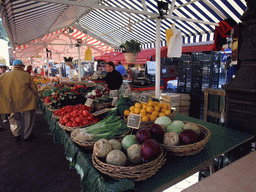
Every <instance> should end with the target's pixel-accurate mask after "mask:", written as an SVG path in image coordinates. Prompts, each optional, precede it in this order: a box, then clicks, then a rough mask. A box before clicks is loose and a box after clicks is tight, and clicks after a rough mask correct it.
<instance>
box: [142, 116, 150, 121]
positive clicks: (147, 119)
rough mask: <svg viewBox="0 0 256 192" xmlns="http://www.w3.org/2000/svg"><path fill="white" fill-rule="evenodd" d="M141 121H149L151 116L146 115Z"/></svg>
mask: <svg viewBox="0 0 256 192" xmlns="http://www.w3.org/2000/svg"><path fill="white" fill-rule="evenodd" d="M141 121H149V116H147V115H145V116H143V117H141Z"/></svg>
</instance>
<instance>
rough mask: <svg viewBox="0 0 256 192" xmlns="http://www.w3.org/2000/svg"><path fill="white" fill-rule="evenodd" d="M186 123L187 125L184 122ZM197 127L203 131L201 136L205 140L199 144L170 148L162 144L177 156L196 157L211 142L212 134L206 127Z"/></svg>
mask: <svg viewBox="0 0 256 192" xmlns="http://www.w3.org/2000/svg"><path fill="white" fill-rule="evenodd" d="M184 123H186V122H185V121H184ZM197 126H198V127H199V128H200V130H201V134H202V137H203V139H202V140H201V141H199V142H196V143H193V144H188V145H177V146H169V145H164V144H161V145H162V147H163V148H164V149H165V150H166V151H168V152H171V154H173V155H176V156H189V155H195V154H197V153H199V152H200V151H201V150H202V149H203V148H204V147H205V145H206V143H207V142H208V141H209V139H210V136H211V132H210V131H209V130H208V129H207V128H206V127H204V126H202V125H199V124H197Z"/></svg>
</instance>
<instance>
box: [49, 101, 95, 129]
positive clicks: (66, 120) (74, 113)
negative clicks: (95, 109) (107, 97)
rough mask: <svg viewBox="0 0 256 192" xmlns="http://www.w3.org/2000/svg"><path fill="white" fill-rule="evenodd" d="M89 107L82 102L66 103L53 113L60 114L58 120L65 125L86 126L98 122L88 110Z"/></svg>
mask: <svg viewBox="0 0 256 192" xmlns="http://www.w3.org/2000/svg"><path fill="white" fill-rule="evenodd" d="M89 110H90V107H87V106H85V105H83V104H79V105H68V106H65V107H63V108H60V109H58V110H57V111H55V113H54V115H56V116H60V119H59V122H60V124H61V125H64V126H67V127H78V126H87V125H90V124H94V123H97V122H99V118H95V117H94V116H93V115H92V114H91V113H90V112H89Z"/></svg>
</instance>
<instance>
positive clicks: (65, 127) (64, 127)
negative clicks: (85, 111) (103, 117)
mask: <svg viewBox="0 0 256 192" xmlns="http://www.w3.org/2000/svg"><path fill="white" fill-rule="evenodd" d="M58 124H59V126H60V127H61V128H62V129H65V130H66V131H69V132H72V131H74V130H76V129H79V128H85V127H88V126H90V125H93V124H95V123H92V124H89V125H83V126H77V127H67V126H65V125H61V124H60V122H58Z"/></svg>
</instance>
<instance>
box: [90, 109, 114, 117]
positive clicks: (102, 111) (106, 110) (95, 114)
mask: <svg viewBox="0 0 256 192" xmlns="http://www.w3.org/2000/svg"><path fill="white" fill-rule="evenodd" d="M110 110H111V109H109V108H104V109H101V110H99V111H95V112H94V113H92V115H93V116H98V115H101V114H103V113H106V112H108V111H110Z"/></svg>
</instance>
